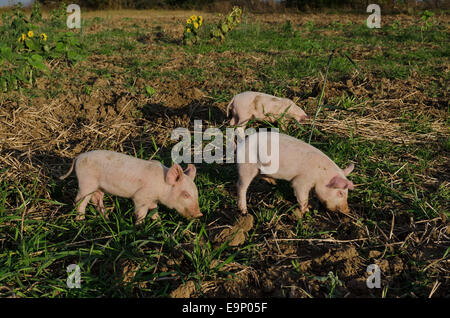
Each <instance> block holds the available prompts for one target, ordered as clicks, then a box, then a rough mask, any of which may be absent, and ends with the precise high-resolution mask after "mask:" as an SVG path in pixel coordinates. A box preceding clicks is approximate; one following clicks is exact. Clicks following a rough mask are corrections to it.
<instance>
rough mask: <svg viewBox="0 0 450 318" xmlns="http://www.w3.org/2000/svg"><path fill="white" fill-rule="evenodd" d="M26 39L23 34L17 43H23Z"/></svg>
mask: <svg viewBox="0 0 450 318" xmlns="http://www.w3.org/2000/svg"><path fill="white" fill-rule="evenodd" d="M26 38H27V36H26V35H25V33H22V35H21V36H20V38H19V42H23V41H25V39H26Z"/></svg>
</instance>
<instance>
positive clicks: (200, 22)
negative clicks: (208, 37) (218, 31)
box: [198, 15, 203, 25]
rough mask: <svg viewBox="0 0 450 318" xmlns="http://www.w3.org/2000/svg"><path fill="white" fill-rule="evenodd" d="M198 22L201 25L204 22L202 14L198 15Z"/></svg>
mask: <svg viewBox="0 0 450 318" xmlns="http://www.w3.org/2000/svg"><path fill="white" fill-rule="evenodd" d="M198 23H199V24H200V25H202V23H203V17H202V16H201V15H199V16H198Z"/></svg>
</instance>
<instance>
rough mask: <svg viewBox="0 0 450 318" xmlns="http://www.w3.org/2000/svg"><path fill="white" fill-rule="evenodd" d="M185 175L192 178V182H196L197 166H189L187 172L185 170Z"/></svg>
mask: <svg viewBox="0 0 450 318" xmlns="http://www.w3.org/2000/svg"><path fill="white" fill-rule="evenodd" d="M184 173H185V174H186V175H187V176H189V177H191V179H192V180H194V178H195V174H196V173H197V169H196V168H195V166H194V165H193V164H188V166H187V168H186V170H184Z"/></svg>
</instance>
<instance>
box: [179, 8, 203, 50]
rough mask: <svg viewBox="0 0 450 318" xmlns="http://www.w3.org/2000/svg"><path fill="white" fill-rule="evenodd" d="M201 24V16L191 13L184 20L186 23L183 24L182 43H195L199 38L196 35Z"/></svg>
mask: <svg viewBox="0 0 450 318" xmlns="http://www.w3.org/2000/svg"><path fill="white" fill-rule="evenodd" d="M202 25H203V17H202V16H201V15H200V16H198V17H197V16H196V15H192V16H191V17H190V18H188V19H187V20H186V25H185V26H184V33H183V44H188V45H191V44H195V43H197V42H198V41H199V40H200V38H199V36H198V34H199V31H200V27H201V26H202Z"/></svg>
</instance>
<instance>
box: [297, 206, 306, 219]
mask: <svg viewBox="0 0 450 318" xmlns="http://www.w3.org/2000/svg"><path fill="white" fill-rule="evenodd" d="M308 211H309V210H308V209H299V208H296V209H295V210H294V214H295V216H296V217H297V218H298V219H299V220H301V219H303V217H304V216H305V214H306V212H308Z"/></svg>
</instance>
